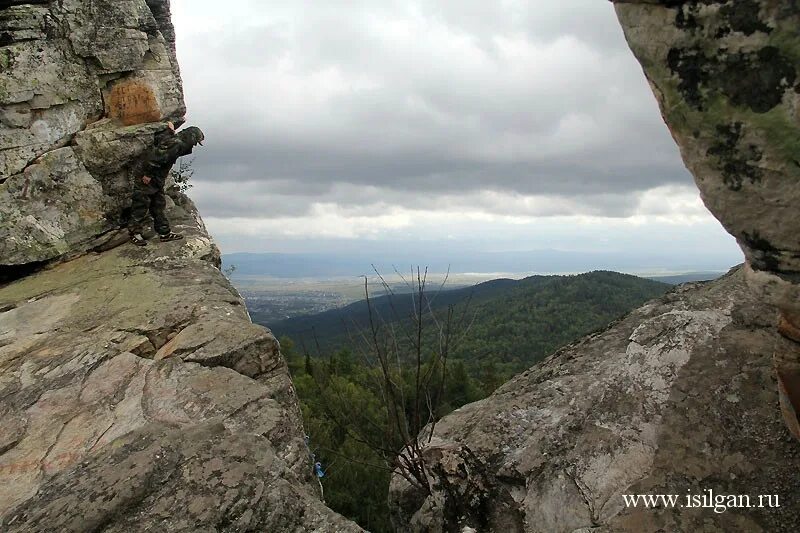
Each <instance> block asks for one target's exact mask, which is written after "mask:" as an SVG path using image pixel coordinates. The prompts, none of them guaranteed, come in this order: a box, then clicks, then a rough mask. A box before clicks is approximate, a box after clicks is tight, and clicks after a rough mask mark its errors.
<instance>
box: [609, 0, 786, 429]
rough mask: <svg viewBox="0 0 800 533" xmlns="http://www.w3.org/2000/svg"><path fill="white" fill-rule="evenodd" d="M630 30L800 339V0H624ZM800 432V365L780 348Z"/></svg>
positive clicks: (716, 201) (705, 186) (680, 131)
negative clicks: (799, 183)
mask: <svg viewBox="0 0 800 533" xmlns="http://www.w3.org/2000/svg"><path fill="white" fill-rule="evenodd" d="M614 5H615V7H616V11H617V15H618V17H619V20H620V23H621V24H622V28H623V30H624V31H625V37H626V39H627V40H628V44H629V45H630V47H631V50H632V51H633V53H634V55H635V56H636V58H637V59H638V60H639V62H640V63H641V65H642V68H643V70H644V74H645V75H646V76H647V79H648V81H649V82H650V85H651V87H652V89H653V93H654V94H655V96H656V100H657V101H658V104H659V106H660V108H661V113H662V115H663V117H664V121H665V122H666V124H667V126H668V127H669V129H670V131H671V132H672V135H673V137H674V138H675V141H676V142H677V144H678V146H679V147H680V149H681V154H682V156H683V160H684V162H685V163H686V166H687V167H688V168H689V170H691V172H692V174H693V175H694V177H695V182H696V183H697V186H698V187H699V188H700V193H701V196H702V198H703V201H704V202H705V204H706V206H707V207H708V208H709V209H710V210H711V212H712V213H714V215H715V216H716V217H717V218H718V219H719V220H720V222H722V224H723V226H725V228H726V229H727V230H728V232H730V233H731V235H733V236H734V237H736V239H737V241H738V242H739V245H740V246H741V248H742V250H743V251H744V254H745V258H746V260H747V263H746V269H745V276H746V279H747V281H748V284H749V285H750V287H751V289H753V290H754V291H755V292H756V293H757V294H759V295H760V297H761V298H762V299H763V300H764V301H765V302H767V303H770V304H772V305H775V306H776V307H777V308H778V309H779V310H780V313H781V314H780V318H779V321H778V327H779V329H780V331H781V332H782V333H783V334H784V335H786V336H787V337H790V338H793V339H794V340H795V341H798V342H800V238H798V235H800V209H798V208H797V206H798V203H800V187H798V186H797V183H798V180H800V32H798V31H797V28H798V27H800V6H798V4H797V2H795V1H794V0H782V1H781V0H735V1H734V0H727V1H719V0H717V1H714V0H702V1H698V0H693V1H655V0H649V1H636V0H615V4H614ZM776 355H777V358H778V361H777V364H776V368H777V376H778V381H779V384H780V387H781V401H782V406H783V409H784V411H785V413H786V420H787V423H788V424H789V426H790V427H791V428H792V431H793V432H794V434H795V435H796V436H797V437H798V438H800V423H799V422H798V418H797V410H798V409H800V361H798V360H797V359H794V358H790V357H784V356H783V355H782V354H776Z"/></svg>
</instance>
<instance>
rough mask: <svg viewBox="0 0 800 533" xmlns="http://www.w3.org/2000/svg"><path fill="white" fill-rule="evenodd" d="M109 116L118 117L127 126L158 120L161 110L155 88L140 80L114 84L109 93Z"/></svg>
mask: <svg viewBox="0 0 800 533" xmlns="http://www.w3.org/2000/svg"><path fill="white" fill-rule="evenodd" d="M108 116H109V117H111V118H114V119H118V120H119V121H121V122H122V123H123V124H124V125H126V126H133V125H134V124H144V123H145V122H158V121H159V120H161V110H160V109H159V107H158V102H156V97H155V95H154V94H153V89H151V88H150V87H148V86H147V85H146V84H144V83H142V82H138V81H129V82H122V83H118V84H116V85H114V87H113V88H112V89H111V92H110V94H109V95H108Z"/></svg>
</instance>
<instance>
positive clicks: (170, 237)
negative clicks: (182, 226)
mask: <svg viewBox="0 0 800 533" xmlns="http://www.w3.org/2000/svg"><path fill="white" fill-rule="evenodd" d="M159 239H161V242H169V241H179V240H181V239H183V235H181V234H180V233H173V232H169V233H165V234H164V235H161V236H159Z"/></svg>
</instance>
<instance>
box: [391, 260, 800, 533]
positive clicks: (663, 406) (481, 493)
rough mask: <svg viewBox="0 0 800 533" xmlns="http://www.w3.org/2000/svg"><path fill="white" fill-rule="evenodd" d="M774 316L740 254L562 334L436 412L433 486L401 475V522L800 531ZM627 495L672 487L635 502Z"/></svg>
mask: <svg viewBox="0 0 800 533" xmlns="http://www.w3.org/2000/svg"><path fill="white" fill-rule="evenodd" d="M774 316H775V313H774V311H773V309H772V308H770V307H769V306H768V305H766V304H764V303H763V302H762V301H761V300H760V299H759V298H757V297H756V296H754V295H753V293H752V292H751V291H750V290H748V288H747V286H746V284H745V281H744V275H743V272H742V270H741V269H737V270H735V271H734V272H732V273H730V274H729V275H727V276H725V277H724V278H722V279H720V280H718V281H715V282H711V283H707V284H690V285H684V286H682V287H680V288H678V289H676V290H675V291H673V292H672V293H669V294H667V295H666V296H665V297H664V298H662V299H660V300H657V301H653V302H650V303H648V304H646V305H645V306H643V307H642V308H640V309H638V310H636V311H634V312H633V313H631V314H630V315H628V316H627V317H625V318H624V319H622V320H620V321H619V322H617V323H615V324H612V325H611V326H610V327H609V328H608V329H607V330H605V331H603V332H600V333H597V334H594V335H590V336H589V337H586V338H584V339H582V340H580V341H578V342H576V343H574V344H572V345H570V346H567V347H565V348H564V349H562V350H560V351H559V352H557V353H556V354H554V355H553V356H551V357H550V358H548V359H547V360H545V361H544V362H542V363H541V364H539V365H537V366H535V367H533V368H532V369H530V370H528V371H526V372H525V373H523V374H521V375H519V376H517V377H516V378H514V379H512V380H511V381H510V382H508V383H506V384H505V385H503V386H502V387H500V388H499V389H498V390H497V391H496V392H495V393H494V394H492V395H491V396H490V397H489V398H487V399H485V400H482V401H480V402H476V403H473V404H470V405H467V406H465V407H463V408H461V409H459V410H457V411H456V412H454V413H452V414H450V415H448V416H446V417H445V418H444V419H442V420H441V421H440V422H439V423H438V424H437V425H436V428H435V431H434V434H433V436H432V439H431V442H430V443H429V444H427V445H426V446H425V450H424V456H425V458H426V463H427V466H428V470H429V473H430V481H431V485H432V492H431V494H426V493H425V492H423V491H421V490H419V489H418V488H415V487H413V486H411V485H410V484H409V483H408V482H406V481H405V480H404V479H403V478H402V477H400V476H395V477H394V479H393V481H392V486H391V491H390V499H391V505H392V509H393V513H394V519H393V522H394V524H395V526H396V527H397V530H398V531H417V532H422V531H426V532H437V531H448V532H449V531H459V532H460V531H467V529H465V528H467V527H470V528H473V529H472V530H473V531H475V530H476V531H482V532H488V531H495V532H501V531H502V532H504V533H513V532H526V533H533V532H540V531H547V532H552V533H557V532H588V531H592V532H608V533H612V532H613V533H618V532H632V533H633V532H635V533H641V532H649V531H652V532H656V531H687V532H688V531H748V532H758V531H770V532H779V531H786V532H792V531H798V530H799V529H800V478H799V477H798V476H797V472H798V470H799V469H800V450H798V446H797V442H796V441H794V440H793V439H792V437H791V435H790V433H789V431H788V430H787V429H786V427H785V426H784V425H783V423H782V420H781V417H780V413H779V410H778V408H777V397H776V395H775V385H774V377H773V374H772V354H773V351H775V350H778V351H782V352H785V353H791V354H793V355H794V356H800V346H798V345H797V344H796V343H794V342H792V341H790V340H787V339H785V338H783V337H782V336H780V335H779V334H778V333H777V331H776V330H775V328H774ZM624 495H678V501H677V505H676V506H675V507H674V508H673V507H670V506H668V505H664V503H663V502H659V503H660V505H659V506H658V508H645V504H644V501H640V502H639V506H638V507H633V506H627V505H626V502H625V498H624ZM687 495H688V496H691V497H692V498H694V497H698V498H700V499H699V500H697V501H695V500H694V499H690V500H688V504H687V499H686V498H687ZM729 495H734V496H737V497H738V496H744V497H746V498H749V502H747V501H746V500H743V499H740V498H737V500H736V501H735V502H733V504H736V505H743V503H741V502H744V503H749V504H750V505H751V506H752V507H749V508H736V507H734V506H733V505H732V502H731V500H730V499H728V496H729ZM762 495H763V496H767V495H771V496H772V501H771V502H769V501H768V500H767V499H766V498H764V499H763V501H759V497H760V496H762ZM720 496H724V497H723V500H722V504H723V505H722V506H719V507H717V509H716V511H715V509H714V504H715V503H719V500H715V498H719V497H720ZM703 504H705V505H706V507H700V505H703ZM709 504H710V505H711V506H710V507H709V506H708V505H709ZM688 505H696V507H694V508H689V507H688ZM759 505H763V506H761V507H759ZM721 511H724V512H721Z"/></svg>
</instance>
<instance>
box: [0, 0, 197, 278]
mask: <svg viewBox="0 0 800 533" xmlns="http://www.w3.org/2000/svg"><path fill="white" fill-rule="evenodd" d="M174 40H175V36H174V30H173V28H172V24H171V22H170V20H169V2H168V1H167V0H150V1H149V2H145V0H114V1H111V0H95V1H93V2H85V1H82V0H62V1H58V2H31V3H23V2H12V5H11V6H9V7H3V8H1V9H0V219H2V220H3V224H2V225H0V266H3V265H6V266H7V265H24V264H27V263H35V262H42V261H49V260H52V259H56V258H61V257H63V256H64V255H65V254H67V253H72V254H75V253H82V252H85V251H87V250H90V249H92V248H93V247H94V246H96V244H97V238H98V237H100V236H102V235H103V234H105V233H107V232H108V231H110V230H113V229H115V228H116V227H117V226H118V225H119V224H120V222H122V221H123V219H124V213H123V211H124V209H125V208H126V207H127V206H128V204H129V200H130V198H129V197H130V178H131V176H130V172H131V169H132V167H133V166H134V163H135V161H136V159H137V158H138V157H139V156H140V155H141V153H142V151H143V150H144V149H145V147H146V146H148V145H149V144H152V142H153V135H154V133H155V132H157V131H159V130H163V129H164V127H165V126H164V125H163V123H162V124H160V125H159V124H158V122H159V121H163V120H167V119H171V120H174V121H176V122H181V121H182V120H183V116H184V114H185V106H184V103H183V93H182V87H181V80H180V76H179V69H178V64H177V61H176V60H175V49H174ZM137 125H140V126H137ZM87 129H90V130H89V131H91V132H92V133H91V134H90V133H89V131H87ZM64 150H66V151H64ZM76 184H77V185H78V186H77V188H76V187H75V185H76ZM83 193H88V194H89V197H88V198H87V200H86V202H85V205H79V204H78V203H76V201H75V200H78V199H80V198H81V197H80V195H81V194H83Z"/></svg>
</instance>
